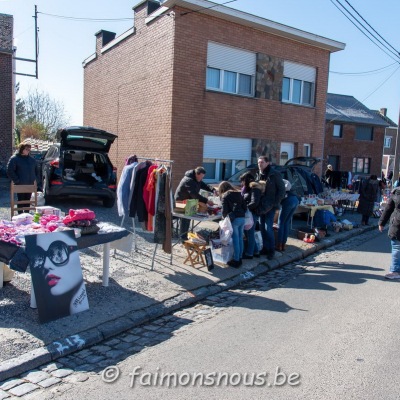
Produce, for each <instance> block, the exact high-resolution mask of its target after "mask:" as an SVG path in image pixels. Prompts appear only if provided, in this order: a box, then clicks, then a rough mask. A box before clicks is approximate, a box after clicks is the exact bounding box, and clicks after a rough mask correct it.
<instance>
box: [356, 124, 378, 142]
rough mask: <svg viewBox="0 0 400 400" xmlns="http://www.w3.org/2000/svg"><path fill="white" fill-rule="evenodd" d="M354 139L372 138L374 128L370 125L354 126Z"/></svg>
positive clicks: (370, 139)
mask: <svg viewBox="0 0 400 400" xmlns="http://www.w3.org/2000/svg"><path fill="white" fill-rule="evenodd" d="M356 139H357V140H369V141H372V140H374V128H373V127H372V126H362V125H358V126H356Z"/></svg>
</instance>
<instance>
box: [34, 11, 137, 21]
mask: <svg viewBox="0 0 400 400" xmlns="http://www.w3.org/2000/svg"><path fill="white" fill-rule="evenodd" d="M38 14H43V15H47V16H48V17H53V18H60V19H69V20H72V21H89V22H107V21H132V20H133V17H131V18H81V17H68V16H66V15H56V14H48V13H44V12H39V13H38Z"/></svg>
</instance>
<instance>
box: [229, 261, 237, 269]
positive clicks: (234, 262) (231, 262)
mask: <svg viewBox="0 0 400 400" xmlns="http://www.w3.org/2000/svg"><path fill="white" fill-rule="evenodd" d="M227 264H228V265H229V266H230V267H232V268H240V261H236V260H231V261H228V262H227Z"/></svg>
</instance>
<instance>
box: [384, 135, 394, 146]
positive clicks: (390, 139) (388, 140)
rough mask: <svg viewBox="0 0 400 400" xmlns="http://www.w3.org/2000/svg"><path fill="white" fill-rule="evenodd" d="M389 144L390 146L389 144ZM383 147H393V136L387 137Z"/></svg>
mask: <svg viewBox="0 0 400 400" xmlns="http://www.w3.org/2000/svg"><path fill="white" fill-rule="evenodd" d="M387 142H388V143H389V144H387ZM383 147H384V148H385V149H390V148H391V147H392V137H391V136H385V141H384V144H383Z"/></svg>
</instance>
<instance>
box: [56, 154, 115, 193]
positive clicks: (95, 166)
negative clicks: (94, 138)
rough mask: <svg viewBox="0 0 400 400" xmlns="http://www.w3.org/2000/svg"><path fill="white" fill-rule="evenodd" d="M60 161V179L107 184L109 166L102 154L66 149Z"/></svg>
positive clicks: (72, 181) (85, 183)
mask: <svg viewBox="0 0 400 400" xmlns="http://www.w3.org/2000/svg"><path fill="white" fill-rule="evenodd" d="M62 161H63V165H62V179H63V181H64V182H71V183H74V184H75V185H79V184H82V185H86V186H93V185H96V186H97V185H101V184H104V185H107V184H108V179H109V177H110V171H109V169H110V168H111V166H110V163H109V161H108V159H107V157H106V156H105V155H104V154H101V153H96V152H87V151H79V150H66V151H64V154H63V157H62Z"/></svg>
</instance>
